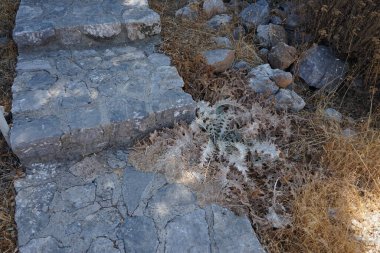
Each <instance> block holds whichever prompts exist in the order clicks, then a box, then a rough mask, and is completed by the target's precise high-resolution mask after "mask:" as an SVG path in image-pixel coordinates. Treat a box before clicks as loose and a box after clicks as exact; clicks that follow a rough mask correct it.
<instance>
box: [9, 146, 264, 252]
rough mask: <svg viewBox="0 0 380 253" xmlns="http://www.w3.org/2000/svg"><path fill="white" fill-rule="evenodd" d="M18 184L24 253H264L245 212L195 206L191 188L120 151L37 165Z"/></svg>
mask: <svg viewBox="0 0 380 253" xmlns="http://www.w3.org/2000/svg"><path fill="white" fill-rule="evenodd" d="M117 161H118V162H117ZM115 162H117V163H115ZM115 164H118V165H120V166H112V165H115ZM139 183H141V187H137V188H134V186H135V185H138V184H139ZM15 189H16V191H17V197H16V215H15V219H16V223H17V228H18V243H19V249H20V252H21V253H26V252H28V253H29V252H60V253H61V252H62V253H69V252H72V253H74V252H75V253H81V252H112V253H124V252H125V253H126V252H149V253H150V252H200V253H204V252H242V253H243V252H250V253H263V252H265V251H264V250H263V248H262V246H261V245H260V243H259V241H258V239H257V237H256V235H255V233H254V231H253V229H252V227H251V224H250V221H249V219H248V218H247V217H245V216H241V217H239V216H236V215H235V214H233V213H232V212H231V211H230V210H228V209H226V208H223V207H220V206H218V205H208V206H206V207H201V206H199V205H198V203H197V200H196V197H195V195H194V194H193V193H192V192H191V190H190V189H189V188H187V187H185V186H183V185H178V184H169V183H167V182H166V180H165V179H164V177H163V176H162V175H160V174H153V173H144V172H141V171H137V170H135V169H134V168H131V167H129V166H128V165H127V154H126V153H125V152H123V151H122V150H118V151H115V150H106V151H103V152H101V153H98V154H96V155H93V156H89V157H86V158H84V159H83V160H81V161H79V162H76V163H75V162H70V163H65V164H58V163H55V164H34V165H33V166H30V167H28V168H27V170H26V177H24V178H22V179H18V180H17V181H16V182H15ZM136 203H137V204H136ZM136 210H140V211H139V212H137V211H136Z"/></svg>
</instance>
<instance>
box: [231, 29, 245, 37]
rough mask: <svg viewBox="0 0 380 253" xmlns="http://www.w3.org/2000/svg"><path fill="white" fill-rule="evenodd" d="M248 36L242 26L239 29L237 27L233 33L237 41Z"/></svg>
mask: <svg viewBox="0 0 380 253" xmlns="http://www.w3.org/2000/svg"><path fill="white" fill-rule="evenodd" d="M245 34H246V31H245V29H244V27H242V26H238V27H235V28H234V30H233V32H232V36H233V38H234V39H235V40H240V39H242V38H243V37H244V36H245Z"/></svg>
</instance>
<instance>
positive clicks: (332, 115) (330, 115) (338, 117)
mask: <svg viewBox="0 0 380 253" xmlns="http://www.w3.org/2000/svg"><path fill="white" fill-rule="evenodd" d="M323 113H324V116H325V117H326V118H327V119H330V120H334V121H337V122H341V121H342V120H343V116H342V114H341V113H340V112H338V111H337V110H335V109H333V108H327V109H325V110H324V112H323Z"/></svg>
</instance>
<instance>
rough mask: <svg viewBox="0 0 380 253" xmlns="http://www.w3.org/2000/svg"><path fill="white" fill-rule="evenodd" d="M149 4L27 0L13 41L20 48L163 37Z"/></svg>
mask: <svg viewBox="0 0 380 253" xmlns="http://www.w3.org/2000/svg"><path fill="white" fill-rule="evenodd" d="M160 31H161V24H160V17H159V15H158V14H157V13H155V12H154V11H152V10H151V9H150V8H149V7H148V4H147V2H146V1H124V0H112V1H105V0H99V1H91V2H90V3H89V2H88V1H81V0H73V1H62V2H60V3H57V1H53V0H23V1H21V3H20V8H19V11H18V13H17V18H16V27H15V29H14V33H13V38H14V40H15V41H16V43H17V45H18V46H19V48H25V47H35V46H47V45H48V46H53V47H54V46H55V47H58V46H72V45H92V44H99V43H101V42H102V40H105V39H106V40H107V43H111V42H115V43H120V42H124V41H128V40H129V41H133V40H137V39H144V38H146V37H148V36H152V35H156V34H159V33H160Z"/></svg>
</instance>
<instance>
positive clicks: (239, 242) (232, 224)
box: [206, 205, 265, 253]
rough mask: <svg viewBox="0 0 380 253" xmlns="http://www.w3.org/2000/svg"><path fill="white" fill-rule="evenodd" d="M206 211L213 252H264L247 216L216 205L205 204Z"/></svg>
mask: <svg viewBox="0 0 380 253" xmlns="http://www.w3.org/2000/svg"><path fill="white" fill-rule="evenodd" d="M206 212H207V213H208V217H209V220H210V221H209V223H211V224H212V225H211V233H212V234H213V236H214V240H215V244H216V246H214V247H215V248H213V250H214V252H220V253H227V252H251V253H265V250H264V249H263V247H262V246H261V244H260V242H259V240H258V239H257V237H256V235H255V232H254V231H253V229H252V226H251V224H250V222H249V219H248V218H247V217H238V216H236V215H235V214H234V213H232V212H231V211H230V210H228V209H226V208H222V207H220V206H217V205H211V206H207V207H206ZM227 231H228V232H227Z"/></svg>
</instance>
